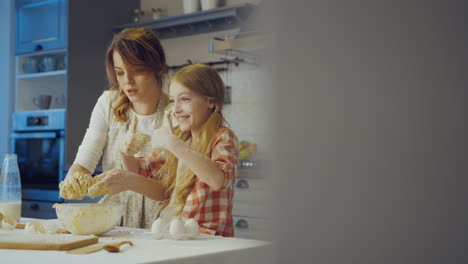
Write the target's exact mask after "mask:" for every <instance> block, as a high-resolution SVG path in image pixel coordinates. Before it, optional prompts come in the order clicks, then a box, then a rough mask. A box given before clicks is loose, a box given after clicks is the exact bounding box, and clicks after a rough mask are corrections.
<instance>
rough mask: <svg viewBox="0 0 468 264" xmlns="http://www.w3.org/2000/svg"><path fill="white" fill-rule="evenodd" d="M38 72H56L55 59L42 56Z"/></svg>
mask: <svg viewBox="0 0 468 264" xmlns="http://www.w3.org/2000/svg"><path fill="white" fill-rule="evenodd" d="M39 70H40V71H41V72H48V71H56V70H57V58H55V57H53V56H44V57H43V58H42V60H41V62H40V63H39Z"/></svg>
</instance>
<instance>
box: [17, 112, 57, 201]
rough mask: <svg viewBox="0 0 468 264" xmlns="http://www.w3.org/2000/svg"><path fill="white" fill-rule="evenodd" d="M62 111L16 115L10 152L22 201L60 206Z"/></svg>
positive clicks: (19, 113)
mask: <svg viewBox="0 0 468 264" xmlns="http://www.w3.org/2000/svg"><path fill="white" fill-rule="evenodd" d="M64 137H65V110H64V109H53V110H43V111H31V112H16V113H14V115H13V133H12V135H11V140H12V142H11V143H12V144H11V146H12V152H13V153H16V154H17V156H18V166H19V169H20V177H21V185H22V189H23V191H22V195H23V200H33V201H49V202H61V201H63V200H62V199H61V198H60V197H59V188H58V185H59V183H60V181H62V180H63V178H64V173H63V164H64V157H65V154H64V153H65V142H64Z"/></svg>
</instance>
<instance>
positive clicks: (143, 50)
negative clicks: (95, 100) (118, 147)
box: [106, 28, 169, 122]
mask: <svg viewBox="0 0 468 264" xmlns="http://www.w3.org/2000/svg"><path fill="white" fill-rule="evenodd" d="M114 52H118V53H119V54H120V56H121V57H122V60H123V61H124V63H125V65H127V67H135V68H142V69H144V70H146V71H150V72H154V75H155V76H156V80H158V82H159V84H160V85H159V87H162V80H163V78H164V77H165V76H166V75H167V72H168V70H169V66H168V65H167V64H166V55H165V53H164V50H163V47H162V45H161V42H160V41H159V38H158V35H157V34H156V33H155V32H154V31H152V30H151V29H148V28H126V29H124V30H122V31H121V32H120V33H118V34H117V35H115V36H114V39H113V40H112V42H111V43H110V44H109V47H108V48H107V52H106V71H107V80H108V82H109V90H117V91H118V93H119V97H118V99H117V102H116V104H115V105H114V107H113V113H114V116H115V118H116V120H117V121H119V122H126V121H127V111H128V109H129V108H130V100H129V99H128V97H127V96H126V95H125V93H124V91H123V90H122V89H120V88H119V83H118V82H117V76H116V74H115V69H114V59H113V55H114Z"/></svg>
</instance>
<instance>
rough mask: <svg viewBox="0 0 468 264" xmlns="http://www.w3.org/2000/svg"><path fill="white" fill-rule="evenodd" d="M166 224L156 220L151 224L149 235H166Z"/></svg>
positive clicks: (159, 219) (162, 220) (163, 221)
mask: <svg viewBox="0 0 468 264" xmlns="http://www.w3.org/2000/svg"><path fill="white" fill-rule="evenodd" d="M166 229H167V222H166V221H165V220H164V219H162V218H158V219H156V221H154V222H153V224H152V225H151V233H156V234H158V233H166V232H167V230H166Z"/></svg>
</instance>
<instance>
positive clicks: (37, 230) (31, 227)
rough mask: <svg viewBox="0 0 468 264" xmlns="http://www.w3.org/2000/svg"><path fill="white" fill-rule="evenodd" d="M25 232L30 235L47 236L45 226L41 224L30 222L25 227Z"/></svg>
mask: <svg viewBox="0 0 468 264" xmlns="http://www.w3.org/2000/svg"><path fill="white" fill-rule="evenodd" d="M24 232H25V233H28V234H45V233H46V230H45V228H44V226H43V225H42V224H41V223H39V222H29V223H26V226H25V227H24Z"/></svg>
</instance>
